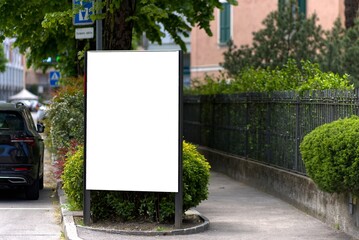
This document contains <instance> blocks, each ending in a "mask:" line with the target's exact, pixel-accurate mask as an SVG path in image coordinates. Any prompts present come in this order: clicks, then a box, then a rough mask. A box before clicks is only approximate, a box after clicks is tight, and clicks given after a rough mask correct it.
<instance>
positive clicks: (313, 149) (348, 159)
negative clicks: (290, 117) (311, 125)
mask: <svg viewBox="0 0 359 240" xmlns="http://www.w3.org/2000/svg"><path fill="white" fill-rule="evenodd" d="M300 151H301V154H302V158H303V161H304V164H305V168H306V171H307V173H308V176H309V177H310V178H312V179H313V181H314V182H315V183H316V184H317V185H318V187H319V188H321V189H322V190H324V191H327V192H330V193H334V192H335V193H345V192H351V193H353V194H358V193H359V174H358V173H359V117H358V116H353V117H351V118H346V119H341V120H337V121H334V122H332V123H328V124H324V125H322V126H319V127H317V128H316V129H314V130H313V131H312V132H310V133H309V134H308V135H306V136H305V137H304V139H303V141H302V143H301V145H300Z"/></svg>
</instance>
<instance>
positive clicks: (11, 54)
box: [0, 38, 25, 101]
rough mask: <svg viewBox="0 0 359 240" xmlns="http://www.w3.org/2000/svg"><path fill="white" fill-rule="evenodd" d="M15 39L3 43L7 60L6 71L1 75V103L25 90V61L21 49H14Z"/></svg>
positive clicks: (7, 39)
mask: <svg viewBox="0 0 359 240" xmlns="http://www.w3.org/2000/svg"><path fill="white" fill-rule="evenodd" d="M14 42H15V39H10V38H6V39H5V40H4V42H3V46H4V52H5V57H6V58H7V61H8V62H7V63H6V70H5V72H3V73H0V101H7V100H8V98H9V97H10V96H12V95H14V94H16V93H18V92H20V91H21V90H22V89H23V88H24V86H25V85H24V81H25V73H24V65H25V59H24V57H23V55H22V54H20V52H19V49H18V48H17V47H14Z"/></svg>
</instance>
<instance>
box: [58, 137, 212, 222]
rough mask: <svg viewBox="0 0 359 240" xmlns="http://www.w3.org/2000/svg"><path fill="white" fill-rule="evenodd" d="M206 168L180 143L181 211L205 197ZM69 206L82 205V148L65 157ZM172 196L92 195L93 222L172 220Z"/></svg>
mask: <svg viewBox="0 0 359 240" xmlns="http://www.w3.org/2000/svg"><path fill="white" fill-rule="evenodd" d="M209 169H210V166H209V164H208V162H207V161H206V159H205V158H204V156H203V155H201V154H199V153H198V152H197V150H196V148H195V146H193V145H192V144H189V143H186V142H184V143H183V185H184V187H183V192H184V193H183V194H184V196H183V210H184V211H186V210H188V209H189V208H191V207H195V206H197V205H198V204H199V203H200V202H201V201H203V200H205V199H207V197H208V181H209ZM62 179H63V181H64V190H65V192H66V194H67V196H68V200H69V203H70V206H71V207H73V208H81V207H82V204H83V200H82V196H83V148H82V147H80V148H79V149H78V152H77V153H75V154H74V155H73V156H71V157H69V158H68V160H67V162H66V164H65V170H64V173H63V177H62ZM174 197H175V194H174V193H152V192H112V191H92V192H91V199H92V200H91V211H92V214H93V217H94V220H98V219H111V220H122V221H126V220H133V219H142V220H144V219H145V220H150V221H157V222H164V221H171V220H172V219H173V218H174V212H175V206H174V201H175V200H174Z"/></svg>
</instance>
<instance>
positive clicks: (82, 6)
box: [73, 0, 94, 40]
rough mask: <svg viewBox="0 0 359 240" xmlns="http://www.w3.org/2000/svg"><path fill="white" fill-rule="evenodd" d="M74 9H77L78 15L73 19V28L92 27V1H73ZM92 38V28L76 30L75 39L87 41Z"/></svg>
mask: <svg viewBox="0 0 359 240" xmlns="http://www.w3.org/2000/svg"><path fill="white" fill-rule="evenodd" d="M73 6H74V8H78V9H79V11H78V13H76V14H75V16H74V18H73V24H74V26H86V25H92V24H93V21H92V19H91V15H92V14H93V11H92V8H93V1H83V0H73ZM93 37H94V28H93V27H87V28H76V30H75V38H76V39H80V40H81V39H88V38H93Z"/></svg>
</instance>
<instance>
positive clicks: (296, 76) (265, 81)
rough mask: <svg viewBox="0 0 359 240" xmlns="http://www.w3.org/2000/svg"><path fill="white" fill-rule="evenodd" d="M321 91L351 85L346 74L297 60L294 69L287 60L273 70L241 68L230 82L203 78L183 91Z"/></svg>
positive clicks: (292, 62)
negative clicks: (324, 70) (200, 82)
mask: <svg viewBox="0 0 359 240" xmlns="http://www.w3.org/2000/svg"><path fill="white" fill-rule="evenodd" d="M324 89H340V90H352V89H353V86H352V85H351V84H350V82H349V80H348V76H347V75H343V76H340V75H339V74H334V73H331V72H322V71H321V70H320V69H319V65H318V64H315V63H311V62H310V61H301V64H300V66H298V65H297V63H296V62H295V61H294V60H293V59H289V60H288V61H287V63H286V64H284V66H282V67H277V68H275V69H270V68H266V69H262V68H257V69H255V68H246V69H243V70H242V71H241V72H240V73H239V74H238V75H236V76H233V78H232V79H231V80H230V81H228V80H225V75H222V76H221V77H220V78H218V79H216V80H213V79H212V78H211V77H206V79H205V83H204V84H198V85H195V86H193V88H191V89H186V91H185V93H186V94H208V95H211V94H234V93H243V92H273V91H287V90H294V91H297V92H299V93H301V92H303V91H306V90H324Z"/></svg>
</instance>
